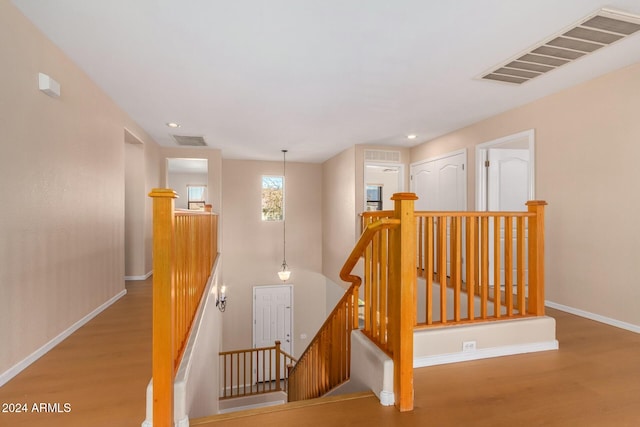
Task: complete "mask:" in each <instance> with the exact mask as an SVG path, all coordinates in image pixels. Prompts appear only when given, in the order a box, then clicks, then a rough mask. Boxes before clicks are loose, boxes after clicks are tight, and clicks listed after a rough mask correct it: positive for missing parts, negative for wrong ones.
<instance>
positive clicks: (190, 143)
mask: <svg viewBox="0 0 640 427" xmlns="http://www.w3.org/2000/svg"><path fill="white" fill-rule="evenodd" d="M171 137H172V138H173V139H174V140H175V141H176V143H177V144H178V145H182V146H186V147H206V146H207V143H206V142H205V140H204V138H203V137H201V136H187V135H171Z"/></svg>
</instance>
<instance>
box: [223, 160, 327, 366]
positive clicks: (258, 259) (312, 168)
mask: <svg viewBox="0 0 640 427" xmlns="http://www.w3.org/2000/svg"><path fill="white" fill-rule="evenodd" d="M321 174H322V168H321V165H318V164H311V163H293V162H288V163H287V175H286V183H285V194H286V196H285V197H286V200H285V205H286V208H285V209H286V220H287V222H286V226H287V263H288V264H289V267H290V268H291V271H292V274H291V279H290V280H289V282H288V283H292V284H293V285H294V287H293V288H294V328H293V336H294V353H295V354H294V356H299V355H300V354H301V353H302V351H303V350H304V349H305V348H306V346H307V345H308V344H309V341H310V340H311V338H313V335H314V334H315V333H316V331H317V330H318V328H319V327H320V326H321V325H322V322H324V320H325V318H326V309H325V298H326V289H325V285H326V280H325V278H324V276H322V274H321V272H322V248H321V241H322V211H321V206H322V201H321V194H322V180H321ZM262 175H282V163H281V162H263V161H242V160H223V162H222V180H223V187H224V195H223V209H222V232H223V246H224V251H223V257H222V260H223V264H222V265H223V269H222V271H223V281H224V284H225V285H226V286H227V296H228V305H227V311H226V312H225V313H224V318H225V319H224V330H223V348H224V349H225V350H234V349H243V348H250V347H251V344H252V330H253V328H252V309H253V301H252V297H253V286H258V285H277V284H280V283H281V282H280V281H279V279H278V276H277V271H278V270H279V268H280V264H281V263H282V237H283V236H282V234H283V228H282V223H281V222H263V221H262V220H261V213H260V212H261V188H262V178H261V177H262ZM301 334H307V337H308V338H307V339H306V340H303V339H301V338H300V335H301Z"/></svg>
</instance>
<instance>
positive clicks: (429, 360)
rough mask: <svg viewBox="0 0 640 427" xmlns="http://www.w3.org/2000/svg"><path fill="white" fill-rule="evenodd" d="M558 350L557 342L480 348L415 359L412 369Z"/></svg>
mask: <svg viewBox="0 0 640 427" xmlns="http://www.w3.org/2000/svg"><path fill="white" fill-rule="evenodd" d="M558 348H559V345H558V340H553V341H544V342H537V343H528V344H516V345H506V346H502V347H492V348H481V349H478V350H476V351H465V352H459V353H449V354H439V355H437V356H424V357H417V358H415V359H414V360H413V367H414V368H424V367H426V366H435V365H444V364H447V363H458V362H468V361H470V360H480V359H488V358H491V357H500V356H512V355H514V354H524V353H534V352H538V351H548V350H557V349H558Z"/></svg>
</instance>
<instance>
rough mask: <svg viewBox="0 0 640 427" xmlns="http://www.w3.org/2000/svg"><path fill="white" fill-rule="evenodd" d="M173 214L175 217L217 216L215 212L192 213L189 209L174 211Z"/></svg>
mask: <svg viewBox="0 0 640 427" xmlns="http://www.w3.org/2000/svg"><path fill="white" fill-rule="evenodd" d="M174 214H175V215H176V216H180V215H218V214H217V213H215V212H207V211H194V210H189V209H176V210H175V211H174Z"/></svg>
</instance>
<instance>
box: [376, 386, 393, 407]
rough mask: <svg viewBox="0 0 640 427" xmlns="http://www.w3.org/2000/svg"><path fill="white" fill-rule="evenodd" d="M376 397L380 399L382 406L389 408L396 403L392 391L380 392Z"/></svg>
mask: <svg viewBox="0 0 640 427" xmlns="http://www.w3.org/2000/svg"><path fill="white" fill-rule="evenodd" d="M378 397H379V398H380V404H381V405H382V406H391V405H393V404H394V403H396V402H395V400H396V399H395V395H394V393H393V392H392V391H387V390H382V391H381V392H380V396H378Z"/></svg>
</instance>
